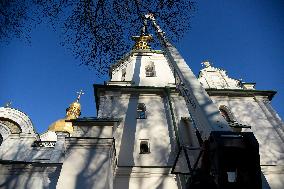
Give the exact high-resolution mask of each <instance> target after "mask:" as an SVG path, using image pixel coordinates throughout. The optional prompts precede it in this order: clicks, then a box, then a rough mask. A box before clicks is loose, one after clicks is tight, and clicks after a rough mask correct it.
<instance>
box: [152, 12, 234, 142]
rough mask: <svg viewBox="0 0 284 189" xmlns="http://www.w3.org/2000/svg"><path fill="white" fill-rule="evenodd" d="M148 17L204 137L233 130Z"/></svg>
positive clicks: (190, 111) (188, 107) (182, 60)
mask: <svg viewBox="0 0 284 189" xmlns="http://www.w3.org/2000/svg"><path fill="white" fill-rule="evenodd" d="M147 17H148V18H149V19H150V20H151V21H152V24H153V26H154V28H155V30H156V32H157V35H158V38H159V40H160V43H161V44H162V46H163V50H164V52H165V55H166V57H167V58H168V60H169V63H170V64H171V67H172V69H173V72H174V75H175V78H176V80H177V87H178V89H179V91H180V92H181V94H182V95H183V96H184V98H185V101H186V104H187V109H188V111H189V113H190V114H191V116H192V117H193V118H194V121H195V124H196V126H197V128H198V130H199V132H200V134H201V137H202V139H204V140H205V139H207V138H208V137H209V135H210V133H211V132H212V131H231V128H230V127H229V125H228V123H227V122H226V121H225V119H224V118H223V117H222V116H221V114H220V113H219V110H218V108H217V106H216V105H215V104H214V103H213V102H212V100H211V98H210V97H209V95H208V94H207V92H206V91H205V89H204V88H203V87H202V86H201V84H200V82H199V81H198V80H197V78H196V77H195V75H194V74H193V72H192V71H191V69H190V68H189V66H188V65H187V64H186V62H185V60H184V59H183V58H182V56H181V55H180V53H179V52H178V50H177V49H176V48H175V47H174V46H173V45H172V44H171V43H170V42H169V41H168V40H167V38H166V36H165V35H164V32H163V31H162V30H161V28H160V27H159V26H158V24H157V23H156V20H155V18H154V17H153V15H148V16H147Z"/></svg>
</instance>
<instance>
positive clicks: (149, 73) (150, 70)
mask: <svg viewBox="0 0 284 189" xmlns="http://www.w3.org/2000/svg"><path fill="white" fill-rule="evenodd" d="M145 71H146V77H155V76H156V71H155V65H154V62H149V63H148V64H147V65H146V67H145Z"/></svg>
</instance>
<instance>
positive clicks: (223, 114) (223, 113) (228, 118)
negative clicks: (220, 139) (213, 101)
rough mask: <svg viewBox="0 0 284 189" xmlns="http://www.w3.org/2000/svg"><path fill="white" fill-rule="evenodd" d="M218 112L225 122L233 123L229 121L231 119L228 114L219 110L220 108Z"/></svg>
mask: <svg viewBox="0 0 284 189" xmlns="http://www.w3.org/2000/svg"><path fill="white" fill-rule="evenodd" d="M219 110H220V113H221V115H222V116H223V117H224V118H225V120H226V121H227V122H232V121H233V120H231V118H230V116H229V114H228V112H227V111H226V110H224V109H221V108H220V109H219Z"/></svg>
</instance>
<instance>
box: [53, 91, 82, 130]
mask: <svg viewBox="0 0 284 189" xmlns="http://www.w3.org/2000/svg"><path fill="white" fill-rule="evenodd" d="M78 94H79V95H78V97H77V100H76V101H75V102H73V103H71V104H70V106H69V107H68V108H67V109H66V116H65V118H64V119H59V120H57V121H55V122H54V123H52V124H51V125H50V126H49V127H48V130H49V131H54V132H56V131H61V132H68V133H70V134H71V133H73V130H74V129H73V126H72V122H66V121H67V120H70V119H77V118H78V117H79V116H80V115H81V104H80V103H79V100H80V97H81V95H82V94H84V93H83V92H82V90H81V91H80V92H78Z"/></svg>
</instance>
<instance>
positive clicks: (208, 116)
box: [145, 14, 262, 189]
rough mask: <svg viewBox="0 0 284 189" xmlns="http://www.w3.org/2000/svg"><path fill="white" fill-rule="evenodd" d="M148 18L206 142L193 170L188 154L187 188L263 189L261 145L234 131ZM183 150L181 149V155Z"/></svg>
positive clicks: (244, 133) (151, 16) (156, 25)
mask: <svg viewBox="0 0 284 189" xmlns="http://www.w3.org/2000/svg"><path fill="white" fill-rule="evenodd" d="M145 18H146V19H149V20H150V21H151V22H152V25H153V27H154V29H155V31H156V33H157V36H158V38H159V40H160V43H161V45H162V47H163V50H164V52H165V56H166V58H167V59H168V60H169V64H170V66H171V68H172V70H173V73H174V76H175V78H176V85H177V89H178V90H179V91H180V93H181V94H182V96H183V97H184V99H185V101H186V105H187V109H188V111H189V113H190V117H192V118H193V120H194V123H195V127H196V129H197V131H198V133H199V134H198V135H199V136H200V138H201V139H202V142H201V143H200V148H201V151H200V155H199V156H198V157H197V158H196V157H195V160H194V162H193V164H194V165H196V166H194V167H193V168H191V166H190V164H192V163H190V162H188V161H189V158H188V152H187V151H186V150H185V151H184V152H185V154H186V156H187V157H186V161H187V163H188V164H189V165H188V167H189V170H190V173H189V175H190V177H189V179H188V180H187V184H186V188H188V189H199V188H216V189H217V188H218V189H236V188H238V189H251V188H253V189H261V188H262V184H261V183H262V181H261V169H260V157H259V146H258V142H257V140H256V138H255V136H254V135H253V133H252V132H242V133H237V132H233V131H232V129H231V128H230V126H229V125H228V123H227V122H226V121H225V119H224V118H223V117H222V115H221V114H220V112H219V110H218V108H217V106H216V105H215V104H214V103H213V101H212V100H211V99H210V97H209V95H208V94H207V92H206V91H205V89H204V88H203V87H202V86H201V84H200V82H199V81H198V80H197V78H196V77H195V75H194V74H193V72H192V71H191V69H190V68H189V66H188V65H187V64H186V62H185V60H184V59H183V58H182V56H181V55H180V53H179V52H178V50H177V49H176V48H175V47H174V46H173V45H172V44H171V43H170V42H169V40H167V38H166V36H165V34H164V32H163V31H162V30H161V28H160V27H159V25H158V24H157V22H156V20H155V18H154V15H153V14H148V15H146V16H145ZM189 137H198V136H196V135H195V136H189ZM183 148H185V147H184V146H182V145H181V146H180V147H179V149H180V150H179V152H178V156H179V154H180V151H181V150H182V149H183ZM189 153H190V152H189ZM178 156H177V159H178ZM177 159H176V162H177ZM199 160H200V162H199ZM176 162H175V164H176ZM175 164H174V166H175Z"/></svg>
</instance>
